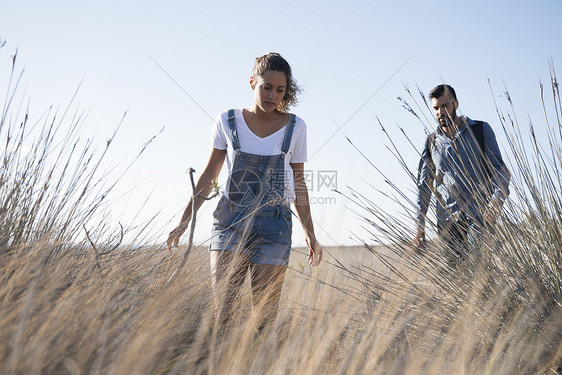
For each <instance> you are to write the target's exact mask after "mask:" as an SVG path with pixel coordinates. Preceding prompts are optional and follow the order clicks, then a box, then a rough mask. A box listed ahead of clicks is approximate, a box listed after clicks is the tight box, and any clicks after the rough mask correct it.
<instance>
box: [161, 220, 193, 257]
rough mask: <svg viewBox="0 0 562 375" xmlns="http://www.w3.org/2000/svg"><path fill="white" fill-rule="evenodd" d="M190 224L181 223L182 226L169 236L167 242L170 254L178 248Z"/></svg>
mask: <svg viewBox="0 0 562 375" xmlns="http://www.w3.org/2000/svg"><path fill="white" fill-rule="evenodd" d="M188 224H189V223H180V225H178V226H177V227H176V228H175V229H174V230H173V231H171V232H170V234H169V235H168V240H167V241H166V245H168V252H169V253H170V254H171V253H172V249H173V248H174V247H178V242H179V241H180V237H181V235H182V234H184V232H185V230H186V229H187V225H188Z"/></svg>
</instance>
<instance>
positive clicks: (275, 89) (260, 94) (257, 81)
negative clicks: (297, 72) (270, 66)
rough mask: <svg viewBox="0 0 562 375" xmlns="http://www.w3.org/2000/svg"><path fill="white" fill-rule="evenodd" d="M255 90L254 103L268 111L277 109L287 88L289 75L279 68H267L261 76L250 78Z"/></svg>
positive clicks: (260, 108)
mask: <svg viewBox="0 0 562 375" xmlns="http://www.w3.org/2000/svg"><path fill="white" fill-rule="evenodd" d="M250 84H251V85H252V89H253V90H254V104H255V105H256V107H257V108H258V109H259V110H261V111H263V112H266V113H269V112H273V111H275V110H276V109H277V108H278V107H279V104H281V101H282V100H283V97H284V96H285V90H286V89H287V76H286V75H285V73H284V72H280V71H278V70H266V71H265V72H264V73H263V74H262V75H261V76H257V77H252V79H251V80H250Z"/></svg>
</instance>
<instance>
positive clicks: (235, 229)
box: [210, 196, 292, 266]
mask: <svg viewBox="0 0 562 375" xmlns="http://www.w3.org/2000/svg"><path fill="white" fill-rule="evenodd" d="M213 217H214V220H213V230H212V238H211V245H210V250H225V251H240V252H241V253H243V254H246V255H248V256H249V257H250V261H251V262H252V263H258V264H272V265H278V266H287V265H288V263H289V254H290V251H291V235H292V219H291V210H290V208H289V206H287V205H265V206H263V207H260V208H259V209H249V208H248V207H240V206H239V205H236V204H233V203H232V202H231V201H230V200H229V199H228V198H227V197H226V196H223V197H221V199H220V201H219V204H218V206H217V209H216V210H215V212H214V213H213Z"/></svg>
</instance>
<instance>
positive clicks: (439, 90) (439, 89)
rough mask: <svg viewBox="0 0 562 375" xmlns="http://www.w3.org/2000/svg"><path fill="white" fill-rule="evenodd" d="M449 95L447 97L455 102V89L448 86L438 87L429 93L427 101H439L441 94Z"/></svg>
mask: <svg viewBox="0 0 562 375" xmlns="http://www.w3.org/2000/svg"><path fill="white" fill-rule="evenodd" d="M445 93H447V94H449V97H450V98H451V99H453V100H457V94H456V93H455V89H454V88H452V87H451V86H449V85H439V86H436V87H435V88H434V89H433V90H431V92H430V93H429V99H439V98H440V97H442V96H443V94H445Z"/></svg>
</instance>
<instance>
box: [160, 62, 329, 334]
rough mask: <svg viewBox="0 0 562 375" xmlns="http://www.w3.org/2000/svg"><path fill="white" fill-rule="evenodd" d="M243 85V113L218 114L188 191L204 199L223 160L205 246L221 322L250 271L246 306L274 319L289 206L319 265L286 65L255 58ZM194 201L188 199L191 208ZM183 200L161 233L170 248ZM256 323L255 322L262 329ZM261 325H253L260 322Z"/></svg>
mask: <svg viewBox="0 0 562 375" xmlns="http://www.w3.org/2000/svg"><path fill="white" fill-rule="evenodd" d="M250 87H251V88H252V90H253V92H254V103H253V105H252V106H251V107H250V108H245V109H235V110H228V111H224V112H223V113H221V114H220V115H219V116H218V117H217V120H216V121H215V124H214V127H213V148H212V150H211V154H210V156H209V160H208V162H207V165H206V167H205V170H204V171H203V174H202V175H201V177H200V178H199V181H198V182H197V185H196V190H197V192H199V194H200V195H202V196H207V195H208V194H209V193H210V192H211V190H212V186H213V181H215V180H216V179H217V177H218V175H219V172H220V170H221V168H222V165H223V163H224V160H225V157H226V159H227V165H228V180H227V184H226V187H225V191H223V192H222V193H223V194H222V197H221V199H220V201H219V203H218V206H217V209H216V210H215V212H214V214H213V216H214V223H213V235H212V238H211V244H210V258H211V273H212V282H213V288H214V289H215V291H216V290H217V285H218V283H219V282H220V283H225V284H226V288H227V289H226V290H227V291H226V296H225V297H224V298H223V299H219V301H218V302H219V305H221V307H220V308H218V310H217V312H218V314H219V316H221V321H223V322H224V321H226V320H228V317H229V315H230V313H231V312H232V311H231V308H232V303H233V301H234V300H235V298H236V296H237V294H238V291H239V289H240V287H241V286H242V284H243V282H244V279H245V276H246V273H247V272H250V276H251V286H252V306H253V307H255V306H257V305H258V304H261V305H260V306H261V307H262V308H264V309H265V310H264V311H265V314H264V320H263V322H265V321H266V320H268V319H271V320H272V319H273V318H274V317H275V316H276V314H277V307H278V304H279V297H280V295H281V288H282V285H283V278H284V275H285V270H286V268H287V265H288V260H289V252H290V249H291V233H292V223H291V210H290V207H289V205H290V203H294V205H295V209H296V213H297V215H298V218H299V220H300V222H301V223H302V226H303V229H304V232H305V239H306V242H307V245H308V248H309V255H308V259H309V263H310V265H311V266H316V265H318V264H319V263H320V261H321V260H322V249H321V247H320V245H319V244H318V242H317V241H316V237H315V235H314V226H313V223H312V218H311V215H310V205H309V200H308V191H307V188H306V184H305V181H304V173H303V172H304V162H305V161H306V157H307V150H306V125H305V123H304V121H303V120H302V119H300V118H298V117H296V116H295V115H292V114H289V113H288V112H287V110H288V109H289V107H290V106H291V105H294V104H296V102H297V97H296V94H297V92H298V91H299V89H298V87H297V85H296V83H295V81H294V80H293V76H292V73H291V67H290V66H289V64H288V63H287V61H286V60H285V59H284V58H283V57H281V55H279V54H277V53H269V54H267V55H264V56H261V57H259V58H257V59H256V62H255V65H254V69H253V74H252V77H251V78H250ZM201 202H202V199H200V200H196V209H198V208H199V206H200V204H201ZM192 205H193V202H192V201H190V202H189V204H188V205H187V208H186V209H185V212H184V214H183V216H182V219H181V222H180V224H179V225H178V227H177V228H175V229H174V230H173V231H172V232H171V233H170V235H169V238H168V241H167V245H168V248H169V249H172V248H173V247H175V246H177V244H178V241H179V239H180V236H181V235H182V234H183V233H184V232H185V230H186V228H187V227H188V223H189V220H190V218H191V213H192ZM263 322H262V324H263ZM260 327H261V325H260Z"/></svg>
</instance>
